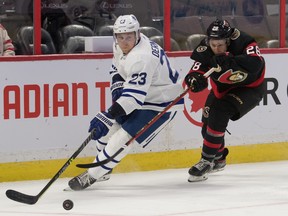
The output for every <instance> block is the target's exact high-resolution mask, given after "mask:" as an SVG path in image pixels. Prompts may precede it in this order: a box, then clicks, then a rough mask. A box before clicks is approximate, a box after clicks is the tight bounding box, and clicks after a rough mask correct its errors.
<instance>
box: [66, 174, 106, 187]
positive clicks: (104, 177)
mask: <svg viewBox="0 0 288 216" xmlns="http://www.w3.org/2000/svg"><path fill="white" fill-rule="evenodd" d="M110 176H111V175H110V174H108V175H104V176H102V177H101V178H99V179H97V180H96V181H95V182H94V183H96V182H103V181H108V180H109V179H110ZM85 190H87V188H86V189H85ZM63 191H75V190H72V189H71V188H70V187H67V188H64V189H63Z"/></svg>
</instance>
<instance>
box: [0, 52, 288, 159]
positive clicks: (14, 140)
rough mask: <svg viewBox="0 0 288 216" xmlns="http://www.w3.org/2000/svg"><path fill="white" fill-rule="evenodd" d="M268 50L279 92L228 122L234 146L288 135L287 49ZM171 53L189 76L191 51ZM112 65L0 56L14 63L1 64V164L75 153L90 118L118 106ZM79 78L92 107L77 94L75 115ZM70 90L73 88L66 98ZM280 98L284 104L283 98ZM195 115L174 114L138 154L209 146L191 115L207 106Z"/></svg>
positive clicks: (271, 80)
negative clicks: (114, 100) (13, 59)
mask: <svg viewBox="0 0 288 216" xmlns="http://www.w3.org/2000/svg"><path fill="white" fill-rule="evenodd" d="M264 57H265V59H266V65H267V71H266V80H268V85H267V89H268V90H269V91H273V93H274V95H271V94H269V95H268V96H267V97H266V99H265V101H266V102H265V104H264V101H262V102H261V103H260V104H259V106H258V107H257V108H256V109H254V110H253V111H251V112H250V113H248V114H247V115H246V116H245V117H244V118H243V119H241V120H239V121H237V122H231V123H230V124H229V126H228V130H229V131H230V132H231V133H232V135H231V136H230V135H228V134H227V135H226V143H227V145H231V146H234V145H247V144H261V143H271V142H286V141H288V126H287V122H288V121H287V120H288V117H287V106H288V96H287V94H288V79H287V72H286V71H285V70H286V68H287V66H286V59H287V58H288V54H266V55H264ZM170 59H171V63H172V65H174V67H175V68H176V69H177V70H178V71H179V72H180V74H181V76H182V77H184V76H185V74H186V73H187V72H188V70H189V69H190V66H191V65H192V60H190V59H189V57H170ZM110 64H111V59H101V60H100V59H94V60H93V59H86V60H84V59H83V60H79V59H78V60H73V59H71V60H53V61H52V60H41V61H31V62H27V61H23V62H1V67H2V68H9V70H5V71H4V70H1V71H0V91H1V94H0V122H1V123H0V131H1V135H0V143H1V152H0V163H1V162H2V163H3V162H16V161H31V160H44V159H60V158H67V157H70V156H71V154H72V153H73V152H74V151H75V150H76V149H77V148H78V147H79V146H80V144H81V143H82V142H83V141H84V139H85V138H86V137H87V136H88V133H87V131H88V127H89V122H90V120H91V119H92V118H93V117H94V115H95V114H96V113H97V112H98V111H99V110H100V109H101V108H103V107H104V108H105V109H107V108H108V107H109V106H110V105H111V102H110V101H111V96H110V90H109V87H108V84H109V81H110V77H109V73H108V72H109V68H110ZM75 83H78V84H79V83H80V84H82V85H83V86H86V87H87V91H88V94H87V97H88V98H87V99H88V102H87V103H86V104H87V108H88V113H87V114H83V105H82V102H83V100H82V98H83V97H82V91H79V94H78V106H77V107H78V112H77V114H76V115H73V114H72V111H75V107H74V108H72V107H73V106H72V104H73V100H74V101H75V98H74V99H73V95H74V96H75V91H74V94H73V93H72V92H73V89H72V86H73V84H74V85H75ZM276 87H278V89H277V90H275V89H276ZM29 89H30V91H29ZM31 89H32V90H31ZM63 89H64V90H63ZM25 91H26V93H25ZM7 92H8V93H7ZM15 92H16V93H15ZM27 92H29V93H27ZM35 92H37V93H39V94H37V93H35ZM53 92H54V93H53ZM63 92H66V93H67V94H66V98H65V96H64V93H63ZM56 93H58V96H57V94H56ZM15 95H19V97H18V98H17V97H15ZM53 95H54V97H53ZM272 96H273V97H272ZM7 98H8V99H7ZM15 98H17V99H18V100H19V101H20V102H19V103H18V104H19V107H18V108H17V109H18V110H19V111H20V117H17V116H16V115H15V110H14V108H13V107H15V106H14V105H13V103H15ZM27 98H28V99H27ZM35 98H38V99H37V100H35ZM53 98H54V99H53ZM55 98H56V99H55ZM100 98H101V99H100ZM194 98H195V97H194ZM7 100H8V102H9V103H10V108H11V107H12V108H13V109H12V108H11V109H10V111H9V109H8V108H7ZM55 100H56V102H57V101H58V104H60V105H59V106H60V107H58V109H56V111H58V115H56V114H54V115H53V107H54V108H55V103H54V102H55ZM63 100H64V102H66V105H68V106H66V108H67V110H66V112H67V113H66V114H67V115H65V113H64V108H63V107H62V101H63ZM35 101H37V102H35ZM277 101H278V103H279V104H276V102H277ZM193 103H194V102H193ZM36 105H37V106H36ZM191 105H192V106H193V104H192V102H191V100H189V99H188V96H187V97H185V109H186V110H188V111H189V110H190V109H191ZM24 109H26V111H27V110H28V111H29V112H30V114H31V113H32V114H33V113H34V115H35V117H31V116H33V115H32V114H31V115H27V114H25V113H24ZM5 110H6V112H5ZM7 110H8V112H7ZM36 110H37V112H36ZM7 113H8V114H7ZM190 114H191V116H190V117H187V116H186V115H184V113H183V112H179V113H178V115H177V116H176V117H175V119H174V121H173V122H172V123H171V124H170V125H169V126H168V127H166V129H165V130H163V131H162V132H161V133H160V134H159V136H158V137H156V138H155V139H154V141H153V142H151V143H150V145H149V146H148V147H146V148H145V149H143V148H141V147H140V146H139V147H135V148H134V149H133V150H132V151H131V153H138V152H151V151H152V152H153V151H154V152H157V151H168V150H178V149H179V150H180V149H194V148H199V147H200V146H202V138H201V134H200V127H199V126H196V125H194V124H192V123H191V118H192V119H193V120H195V121H200V116H201V109H198V111H197V112H194V113H190ZM45 115H46V116H45ZM25 116H26V118H25ZM27 116H28V117H27ZM85 156H94V145H93V143H92V142H91V143H90V144H89V145H88V146H87V147H86V149H85V150H84V151H83V152H82V153H81V155H80V157H85Z"/></svg>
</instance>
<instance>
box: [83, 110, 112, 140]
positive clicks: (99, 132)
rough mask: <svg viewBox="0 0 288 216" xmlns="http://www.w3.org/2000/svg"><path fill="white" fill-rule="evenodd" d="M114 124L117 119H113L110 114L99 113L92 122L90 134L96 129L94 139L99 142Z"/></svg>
mask: <svg viewBox="0 0 288 216" xmlns="http://www.w3.org/2000/svg"><path fill="white" fill-rule="evenodd" d="M114 123H115V119H113V117H112V116H111V115H110V114H109V113H106V112H99V113H97V115H96V117H95V118H93V119H92V121H91V122H90V127H89V130H88V132H91V131H92V130H93V129H95V132H94V133H93V135H92V139H93V140H98V139H100V138H101V137H103V136H105V135H106V134H107V133H108V132H109V130H110V128H111V127H112V126H113V124H114Z"/></svg>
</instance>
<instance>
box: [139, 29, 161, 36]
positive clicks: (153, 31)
mask: <svg viewBox="0 0 288 216" xmlns="http://www.w3.org/2000/svg"><path fill="white" fill-rule="evenodd" d="M140 32H141V33H143V34H144V35H146V36H147V37H148V38H150V37H153V36H163V33H162V32H161V31H160V30H158V29H156V28H154V27H152V26H141V27H140Z"/></svg>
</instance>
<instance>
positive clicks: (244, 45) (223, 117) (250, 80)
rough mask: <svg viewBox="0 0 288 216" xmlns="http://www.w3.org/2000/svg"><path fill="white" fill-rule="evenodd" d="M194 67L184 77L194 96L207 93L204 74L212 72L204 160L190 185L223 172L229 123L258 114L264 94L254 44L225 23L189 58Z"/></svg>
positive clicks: (193, 169)
mask: <svg viewBox="0 0 288 216" xmlns="http://www.w3.org/2000/svg"><path fill="white" fill-rule="evenodd" d="M191 59H192V60H194V64H193V66H192V67H191V70H190V72H189V73H188V74H187V75H186V77H185V83H186V85H187V86H188V87H189V88H190V90H191V91H192V92H200V91H202V90H204V89H205V88H207V87H208V80H207V79H206V78H205V77H204V76H203V74H204V73H205V72H206V71H208V70H209V69H210V68H212V67H218V66H220V67H221V70H220V72H214V73H212V74H211V76H210V78H209V79H210V84H211V91H210V94H209V95H208V97H207V100H206V103H205V107H204V109H203V114H202V122H203V126H202V136H203V147H202V153H201V160H200V161H199V162H198V163H197V164H195V165H194V166H192V167H191V168H190V169H189V178H188V181H189V182H195V181H203V180H206V179H207V178H208V174H209V173H210V172H213V171H219V170H223V169H224V167H225V165H226V156H227V155H228V149H227V148H225V142H224V135H225V131H226V128H227V125H228V123H229V120H232V121H236V120H238V119H240V118H241V117H242V116H244V115H245V114H246V113H248V112H249V111H251V110H252V109H253V108H255V107H256V106H257V105H258V104H259V102H260V101H261V100H262V97H263V94H264V87H263V81H264V74H265V61H264V58H263V57H262V56H261V53H260V51H259V47H258V45H257V43H256V41H255V39H254V38H252V37H251V36H249V35H247V34H246V33H244V32H242V31H240V30H238V29H236V28H232V27H231V26H230V24H229V23H228V22H227V21H226V20H219V19H217V20H216V21H214V22H212V23H211V24H210V26H209V27H208V29H207V37H206V38H205V39H203V40H202V41H201V42H200V44H199V45H198V46H197V47H196V49H195V50H194V51H193V53H192V55H191Z"/></svg>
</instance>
